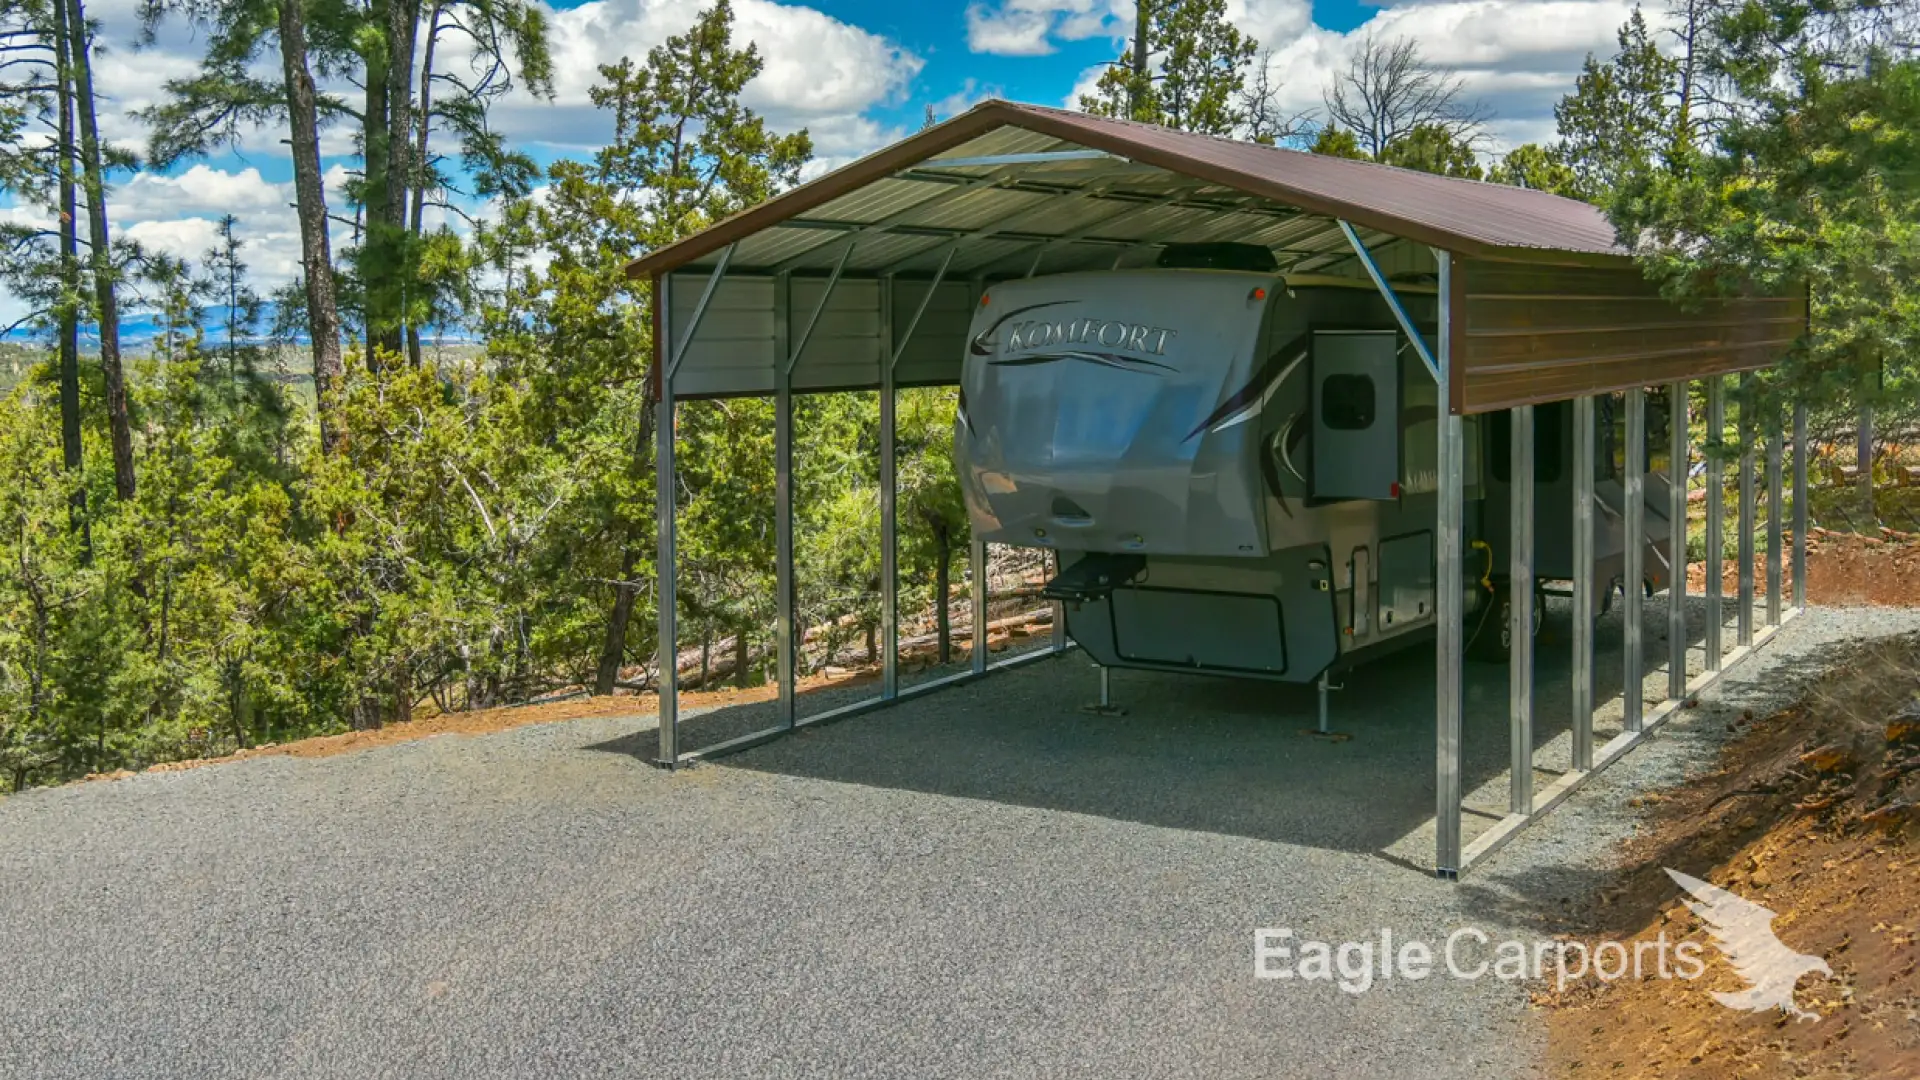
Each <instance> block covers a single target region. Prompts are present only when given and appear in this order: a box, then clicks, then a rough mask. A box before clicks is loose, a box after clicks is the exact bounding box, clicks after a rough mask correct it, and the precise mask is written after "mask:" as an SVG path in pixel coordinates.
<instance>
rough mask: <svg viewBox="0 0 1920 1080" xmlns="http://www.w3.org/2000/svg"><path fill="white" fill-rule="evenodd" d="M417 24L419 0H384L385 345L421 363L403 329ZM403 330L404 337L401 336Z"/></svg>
mask: <svg viewBox="0 0 1920 1080" xmlns="http://www.w3.org/2000/svg"><path fill="white" fill-rule="evenodd" d="M419 26H420V0H387V206H386V213H385V218H386V222H387V228H388V229H390V230H391V232H390V233H389V239H388V243H389V244H390V245H391V249H392V250H391V252H390V261H389V264H388V265H389V267H390V269H391V270H392V272H393V275H394V281H393V295H394V299H395V302H396V307H395V310H394V312H393V314H394V319H395V321H394V324H393V329H392V331H391V332H390V334H389V336H388V341H387V343H386V344H387V347H388V348H391V349H392V350H393V351H394V352H395V353H396V354H398V353H399V352H400V350H401V349H402V348H403V347H404V348H407V349H408V352H409V354H410V356H411V359H412V360H413V362H414V363H415V364H418V363H419V362H420V356H419V349H418V346H417V344H416V342H417V335H411V334H406V331H407V330H408V329H411V328H412V316H411V313H410V312H409V310H408V308H409V301H410V300H411V299H412V297H411V295H410V293H411V291H412V290H411V285H412V280H411V279H412V276H413V274H412V265H413V259H412V258H411V257H410V255H409V251H408V249H409V248H410V247H411V245H410V243H409V233H408V229H407V204H408V202H409V201H410V200H409V199H408V193H409V192H410V191H412V189H413V187H414V168H413V164H412V163H413V51H414V41H415V37H416V35H417V33H418V30H419ZM403 335H404V336H405V338H406V339H407V340H403Z"/></svg>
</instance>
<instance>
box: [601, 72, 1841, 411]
mask: <svg viewBox="0 0 1920 1080" xmlns="http://www.w3.org/2000/svg"><path fill="white" fill-rule="evenodd" d="M1343 223H1344V224H1347V225H1350V226H1351V227H1352V228H1353V229H1354V230H1355V233H1356V235H1357V237H1358V238H1359V239H1360V240H1361V241H1362V242H1364V243H1365V244H1366V245H1367V247H1368V248H1369V249H1370V250H1371V251H1372V252H1373V253H1374V258H1375V259H1376V261H1377V262H1379V263H1380V265H1381V266H1382V267H1383V269H1384V270H1385V272H1386V273H1387V274H1388V275H1389V276H1390V277H1395V278H1398V279H1400V280H1409V279H1420V278H1424V280H1426V281H1429V282H1431V281H1432V280H1433V279H1432V276H1431V275H1432V274H1433V271H1434V261H1433V256H1432V254H1431V250H1430V249H1439V250H1444V251H1447V252H1450V253H1451V254H1452V256H1453V273H1452V274H1451V278H1450V284H1451V290H1452V291H1451V295H1450V296H1449V297H1448V298H1447V300H1448V302H1449V304H1450V306H1451V308H1452V310H1453V311H1454V313H1455V316H1454V318H1453V319H1452V321H1451V338H1450V340H1449V341H1448V342H1447V345H1448V348H1449V351H1450V353H1451V355H1452V357H1453V367H1454V378H1452V379H1451V380H1450V388H1451V398H1450V400H1449V402H1448V405H1449V408H1450V410H1451V411H1453V412H1455V413H1463V412H1465V413H1472V412H1485V411H1490V410H1494V409H1503V408H1507V407H1510V406H1512V405H1516V404H1524V403H1531V402H1541V401H1550V400H1557V399H1562V398H1566V397H1569V396H1573V395H1578V394H1591V393H1599V392H1604V391H1610V390H1619V389H1625V388H1629V387H1635V386H1648V385H1657V384H1663V383H1667V382H1672V381H1674V380H1677V379H1684V378H1698V377H1702V376H1706V375H1712V374H1718V373H1725V372H1733V371H1743V370H1751V369H1755V368H1760V367H1765V366H1767V365H1769V364H1771V363H1772V362H1774V361H1775V360H1776V359H1778V358H1779V356H1780V355H1781V354H1782V353H1784V351H1785V350H1786V348H1787V347H1788V346H1789V345H1790V344H1791V343H1792V342H1793V340H1794V339H1795V338H1797V337H1798V336H1799V334H1800V333H1801V332H1802V331H1803V330H1804V328H1805V325H1806V312H1807V308H1806V302H1805V297H1804V295H1803V294H1802V293H1800V292H1799V291H1795V292H1794V294H1793V295H1785V296H1777V297H1760V296H1755V297H1745V298H1734V299H1727V300H1720V301H1713V302H1708V303H1706V304H1705V305H1704V306H1702V307H1701V308H1699V309H1697V310H1682V309H1680V308H1679V307H1677V306H1675V305H1673V304H1671V303H1669V302H1667V301H1665V300H1664V299H1662V298H1661V297H1660V295H1659V292H1658V290H1657V289H1655V288H1654V287H1652V286H1651V285H1649V284H1647V283H1646V282H1645V281H1644V280H1643V278H1642V277H1641V275H1640V273H1639V271H1638V270H1637V268H1636V267H1635V266H1634V265H1633V263H1632V261H1631V259H1630V258H1628V256H1627V253H1626V251H1625V250H1624V249H1622V248H1621V246H1620V245H1619V243H1618V242H1617V240H1616V238H1615V235H1614V231H1613V228H1612V226H1611V225H1610V224H1609V223H1608V221H1607V219H1606V217H1605V215H1604V214H1602V213H1601V212H1600V211H1599V210H1598V209H1596V208H1595V207H1592V206H1589V205H1587V204H1585V203H1580V202H1576V201H1573V200H1570V199H1563V198H1560V197H1558V196H1555V195H1550V194H1547V193H1545V192H1540V191H1530V190H1526V189H1522V188H1516V187H1508V186H1505V185H1500V184H1486V183H1479V182H1476V181H1470V180H1461V179H1456V178H1452V177H1443V176H1433V175H1429V174H1426V173H1418V172H1412V171H1408V170H1403V169H1396V168H1392V167H1389V166H1384V165H1377V164H1373V163H1371V162H1360V161H1349V160H1345V159H1340V158H1331V157H1322V156H1319V155H1314V154H1309V153H1304V152H1300V151H1293V150H1285V149H1280V148H1276V147H1269V146H1260V145H1257V144H1253V143H1245V142H1238V141H1234V140H1230V139H1220V138H1214V137H1210V136H1205V135H1195V134H1191V133H1187V132H1178V131H1171V130H1167V129H1164V128H1159V127H1154V126H1152V125H1147V124H1139V123H1134V122H1131V121H1125V120H1113V119H1106V118H1102V117H1093V116H1087V115H1084V114H1081V113H1076V112H1069V111H1065V110H1060V109H1050V108H1043V107H1040V106H1035V105H1023V104H1014V103H1010V102H1004V101H988V102H985V103H982V104H980V105H978V106H976V107H974V108H973V109H971V110H969V111H967V112H966V113H963V114H961V115H960V116H957V117H954V118H953V119H951V120H948V121H946V122H945V123H942V124H937V125H935V126H933V127H931V128H928V129H926V130H925V131H922V132H920V133H918V134H916V135H914V136H911V137H909V138H907V139H905V140H902V141H901V142H898V143H896V144H894V145H892V146H890V147H887V148H886V149H884V150H881V151H879V152H877V153H875V154H872V155H870V156H868V157H866V158H863V159H861V160H859V161H857V162H854V163H853V164H851V165H848V166H845V167H844V168H841V169H839V170H836V171H834V172H832V173H829V174H827V175H825V176H822V177H820V178H819V179H817V180H814V181H812V182H810V183H807V184H804V185H802V186H800V187H797V188H794V189H793V190H791V191H788V192H786V193H784V194H782V195H780V196H779V197H777V198H774V199H770V200H768V201H767V202H765V203H762V204H760V205H758V206H755V207H753V208H751V209H748V210H745V211H743V212H741V213H739V214H737V215H735V216H733V217H731V218H728V219H726V220H725V221H722V222H719V223H718V224H715V225H713V226H712V227H710V228H708V229H706V230H704V231H702V232H699V233H696V234H694V235H692V236H690V237H688V238H686V239H684V240H682V241H680V242H678V243H675V244H673V245H670V246H668V247H665V248H661V249H660V250H658V251H655V252H652V253H650V254H648V255H647V256H645V257H643V258H641V259H638V260H636V261H635V262H634V263H632V264H631V265H630V267H629V272H630V273H631V274H633V275H635V276H638V277H646V278H650V279H652V280H654V281H658V282H664V283H666V284H667V285H668V286H669V288H667V289H664V290H661V289H656V290H655V291H654V296H655V304H656V309H657V310H656V319H657V320H658V321H657V323H656V326H657V327H658V328H659V329H660V330H661V331H663V333H660V334H656V346H655V347H656V352H657V353H660V354H661V355H666V353H667V350H668V346H669V341H668V339H670V338H678V337H679V336H680V333H681V331H682V330H683V329H684V327H685V326H686V325H687V320H688V317H689V316H690V315H691V313H692V311H693V310H694V309H695V306H696V300H697V298H698V296H699V294H700V293H701V292H702V288H703V285H704V283H705V279H706V277H707V273H708V271H710V270H711V269H712V268H713V267H714V266H716V265H717V264H718V262H719V260H720V259H721V258H722V257H723V254H724V257H726V258H727V260H728V263H727V272H726V275H725V277H726V280H725V281H724V282H723V283H722V284H721V288H720V292H719V293H718V294H717V295H716V296H715V297H714V304H713V306H712V315H713V317H714V318H716V319H722V320H725V321H727V322H728V323H729V324H730V325H731V328H730V329H728V330H724V331H723V330H721V329H720V328H719V327H718V326H717V325H716V324H714V323H709V324H708V326H707V329H705V330H703V331H702V334H701V335H700V337H701V338H702V339H703V340H702V341H701V342H696V343H695V344H694V347H693V349H692V350H690V351H689V352H688V353H687V355H686V356H685V358H684V359H685V363H684V364H683V365H681V368H682V370H681V371H680V372H679V373H678V374H676V384H675V390H676V393H677V394H679V395H680V396H683V397H698V396H715V395H723V394H735V393H769V392H771V390H772V386H773V376H772V372H773V370H774V367H775V360H774V356H775V354H776V352H778V351H779V350H778V345H779V342H781V341H790V340H792V338H793V337H794V336H795V331H794V325H795V324H798V323H800V322H802V321H803V320H804V319H805V318H806V316H807V312H808V310H809V309H808V307H807V297H806V296H804V295H802V293H803V291H804V289H805V288H806V286H805V283H807V282H809V281H812V282H814V283H815V284H814V295H817V294H818V291H819V288H818V283H819V282H820V281H822V280H823V279H825V278H826V277H827V276H828V275H829V273H830V272H832V271H833V270H834V269H835V267H836V266H837V267H839V268H840V271H841V273H842V274H843V275H844V280H843V282H842V284H841V289H842V290H843V291H845V292H847V295H846V296H845V297H844V298H843V299H839V300H835V301H834V302H833V305H834V306H832V307H831V308H828V309H823V311H822V316H823V318H822V319H821V320H820V323H819V330H820V331H821V334H822V335H823V336H822V338H821V339H820V340H818V341H813V342H811V343H810V344H809V347H808V348H809V351H807V352H805V353H803V354H802V355H801V356H800V357H799V358H798V361H797V363H795V364H794V365H793V366H792V372H793V377H794V385H795V387H796V388H800V389H807V388H818V389H826V388H835V389H851V388H855V387H868V388H871V387H877V386H879V385H880V384H881V381H882V380H881V378H880V372H879V366H880V364H881V363H882V358H883V357H884V358H886V360H885V362H887V363H893V362H894V357H893V346H894V345H896V344H898V343H899V342H900V341H901V340H902V339H903V337H904V335H903V334H902V333H901V331H902V324H903V323H904V322H905V321H906V319H905V316H904V315H902V316H900V317H898V318H893V319H891V325H890V326H885V325H883V324H884V323H887V322H888V321H889V317H888V315H887V312H889V311H892V310H895V309H897V308H900V307H901V305H902V304H904V305H905V307H904V310H905V311H909V312H910V311H912V310H913V306H914V305H917V304H918V302H919V299H920V297H919V296H917V295H916V294H915V288H914V284H915V282H919V283H920V288H921V289H922V290H924V287H925V283H926V282H927V280H928V279H929V278H932V277H935V276H936V271H944V272H943V273H940V274H939V275H938V276H939V277H940V280H941V283H942V285H941V291H938V292H937V293H936V294H933V295H930V296H928V297H927V299H928V301H929V306H928V314H929V316H930V318H931V319H932V320H933V321H931V322H929V323H927V324H926V325H923V326H922V327H920V329H919V332H918V334H917V335H916V337H915V339H914V340H912V341H911V343H910V346H909V347H910V348H911V349H912V350H913V351H914V352H915V353H918V354H920V355H919V356H909V357H906V358H904V359H903V360H902V361H901V363H900V364H896V365H895V368H896V370H895V371H894V374H895V375H896V381H897V382H898V383H899V384H901V385H907V384H910V383H913V382H923V383H934V382H940V383H952V382H956V381H958V379H959V376H960V357H961V355H962V350H963V348H964V340H965V330H964V323H965V318H966V307H967V305H968V304H969V303H970V299H971V297H974V296H977V295H978V291H979V287H980V285H981V284H982V283H983V282H991V281H993V280H997V279H1001V278H1008V277H1019V276H1022V275H1024V274H1026V273H1029V272H1033V271H1035V270H1037V271H1038V272H1042V273H1051V272H1060V271H1071V270H1091V269H1105V268H1109V267H1112V266H1114V265H1116V263H1117V262H1119V261H1123V260H1127V259H1129V258H1131V259H1132V260H1133V261H1132V262H1131V263H1130V264H1129V265H1134V266H1139V265H1144V264H1149V263H1151V261H1152V255H1153V252H1155V251H1157V250H1158V249H1159V248H1160V247H1161V246H1162V245H1165V244H1167V243H1172V242H1192V241H1217V240H1232V241H1238V242H1246V243H1256V244H1261V245H1264V246H1266V247H1268V248H1270V249H1272V250H1273V251H1274V252H1275V254H1276V256H1277V258H1278V259H1279V264H1280V265H1279V269H1280V270H1281V271H1283V272H1296V273H1300V272H1305V273H1335V274H1347V275H1349V276H1358V275H1359V268H1358V263H1357V260H1356V259H1354V257H1353V255H1352V251H1351V249H1350V247H1349V245H1348V241H1347V238H1346V236H1345V234H1344V232H1343V231H1342V224H1343ZM852 282H871V283H872V284H870V285H867V286H866V288H865V291H864V292H861V291H860V290H847V289H846V285H847V283H852ZM775 283H782V284H780V285H779V286H778V287H776V285H775ZM663 292H665V293H667V294H669V296H668V298H667V299H666V300H665V301H664V302H663V301H662V298H661V293H663ZM863 304H864V305H865V307H862V306H861V305H863ZM721 334H724V335H725V340H724V344H720V345H716V343H715V342H711V341H705V340H704V339H706V338H708V337H709V336H712V335H721ZM902 366H904V367H905V368H906V370H904V371H903V370H900V368H901V367H902ZM828 368H831V369H832V370H827V369H828ZM681 375H684V376H685V377H686V378H687V379H688V381H687V382H686V384H685V385H682V384H681V383H680V382H679V381H678V380H679V377H680V376H681Z"/></svg>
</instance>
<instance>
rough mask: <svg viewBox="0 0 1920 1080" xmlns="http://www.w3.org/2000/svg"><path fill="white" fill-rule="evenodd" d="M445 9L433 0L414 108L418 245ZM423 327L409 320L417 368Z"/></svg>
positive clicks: (412, 190)
mask: <svg viewBox="0 0 1920 1080" xmlns="http://www.w3.org/2000/svg"><path fill="white" fill-rule="evenodd" d="M444 10H445V5H444V3H443V2H442V0H433V7H432V8H430V9H429V11H428V14H427V43H426V45H425V46H424V47H423V48H422V51H421V57H420V101H419V105H418V106H417V107H416V108H415V109H414V114H413V115H414V144H413V150H412V153H413V162H412V164H413V176H412V183H411V184H410V185H409V189H408V195H409V197H410V198H411V199H412V203H413V205H412V206H411V207H410V213H409V215H408V218H407V234H408V236H409V237H410V238H411V239H412V241H413V242H414V243H415V244H416V245H417V244H418V243H419V240H420V234H421V232H422V230H423V229H424V227H425V221H424V219H425V216H426V209H427V140H428V138H429V137H430V136H431V135H432V133H433V53H434V47H435V46H436V45H438V44H439V43H440V15H441V13H442V11H444ZM420 352H421V350H420V327H419V326H417V325H415V324H414V323H413V322H412V321H411V320H409V321H408V323H407V359H408V360H409V361H411V362H412V364H413V366H414V367H419V366H420V363H421V355H420Z"/></svg>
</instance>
